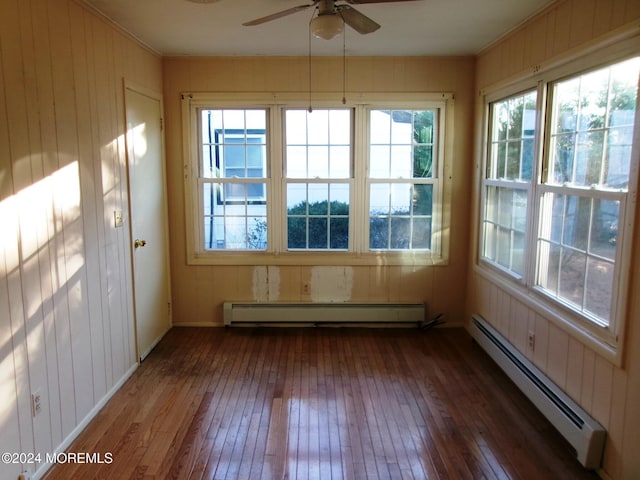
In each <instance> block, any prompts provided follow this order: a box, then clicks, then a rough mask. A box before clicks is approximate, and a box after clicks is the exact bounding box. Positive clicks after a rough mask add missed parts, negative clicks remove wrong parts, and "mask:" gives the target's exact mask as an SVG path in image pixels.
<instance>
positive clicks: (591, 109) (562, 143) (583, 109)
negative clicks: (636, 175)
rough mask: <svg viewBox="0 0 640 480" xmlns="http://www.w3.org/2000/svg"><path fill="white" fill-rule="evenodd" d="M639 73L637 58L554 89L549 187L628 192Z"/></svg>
mask: <svg viewBox="0 0 640 480" xmlns="http://www.w3.org/2000/svg"><path fill="white" fill-rule="evenodd" d="M639 73H640V59H638V58H636V59H633V60H629V61H627V62H623V63H621V64H618V65H615V66H612V67H607V68H603V69H600V70H597V71H595V72H590V73H587V74H584V75H582V76H579V77H577V78H573V79H570V80H567V81H563V82H558V83H557V84H555V85H554V88H553V109H552V111H553V119H552V131H551V139H552V145H553V148H552V149H551V158H550V159H549V167H550V169H551V175H550V176H549V179H548V181H549V182H551V183H556V184H563V183H568V184H575V185H580V186H588V187H590V186H604V185H608V186H612V187H614V188H620V189H626V188H627V186H628V182H629V165H630V160H631V159H630V156H631V148H630V147H631V144H632V140H633V139H632V130H631V129H630V126H631V125H633V123H634V121H635V108H636V97H637V88H638V75H639Z"/></svg>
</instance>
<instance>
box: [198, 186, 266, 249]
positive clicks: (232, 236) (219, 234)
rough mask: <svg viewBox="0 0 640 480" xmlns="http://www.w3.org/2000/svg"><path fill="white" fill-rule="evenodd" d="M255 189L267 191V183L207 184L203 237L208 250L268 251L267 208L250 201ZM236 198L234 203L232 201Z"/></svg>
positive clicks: (262, 204) (204, 201)
mask: <svg viewBox="0 0 640 480" xmlns="http://www.w3.org/2000/svg"><path fill="white" fill-rule="evenodd" d="M252 189H256V192H257V191H258V190H259V192H260V194H264V193H263V192H265V191H266V185H265V184H264V183H257V184H248V183H223V184H221V183H205V184H204V185H203V192H202V202H203V213H204V221H203V233H204V239H203V240H204V248H205V249H206V250H224V249H239V250H246V249H249V250H265V249H266V248H267V208H266V204H265V202H258V203H251V202H249V201H248V199H249V198H250V195H251V192H252ZM228 197H233V199H234V200H233V201H228V200H227V199H228Z"/></svg>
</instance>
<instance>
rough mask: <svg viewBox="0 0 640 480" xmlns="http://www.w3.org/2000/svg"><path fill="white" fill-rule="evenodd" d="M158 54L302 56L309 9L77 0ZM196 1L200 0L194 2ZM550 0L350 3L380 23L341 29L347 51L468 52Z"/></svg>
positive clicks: (284, 4) (261, 1) (336, 42)
mask: <svg viewBox="0 0 640 480" xmlns="http://www.w3.org/2000/svg"><path fill="white" fill-rule="evenodd" d="M84 1H85V3H87V4H88V5H90V6H92V7H93V8H95V9H96V10H98V11H99V12H101V13H102V14H103V15H105V16H106V17H108V18H110V19H111V20H112V21H113V22H115V23H116V24H118V25H120V27H122V28H123V29H124V30H126V31H128V32H129V33H131V34H132V35H133V36H135V37H136V38H138V39H139V40H140V41H141V42H143V43H144V44H146V45H147V46H149V47H151V48H152V49H154V50H155V51H157V52H158V53H160V54H162V55H165V56H176V55H191V56H193V55H195V56H211V55H213V56H216V55H248V56H252V55H282V56H298V55H307V53H308V51H309V30H308V28H309V27H308V25H309V20H310V19H311V17H312V14H313V13H314V8H308V9H306V10H303V11H300V12H297V13H294V14H292V15H289V16H286V17H283V18H279V19H277V20H274V21H272V22H269V23H265V24H262V25H257V26H252V27H244V26H242V23H243V22H246V21H249V20H253V19H255V18H259V17H263V16H266V15H269V14H272V13H275V12H279V11H281V10H285V9H288V8H291V7H295V6H298V5H304V4H306V3H308V4H311V3H312V2H311V1H310V0H309V1H305V0H219V1H216V2H215V3H195V2H196V1H198V0H193V1H187V0H84ZM200 1H202V0H200ZM553 1H554V0H414V1H407V2H394V3H376V4H365V5H353V7H354V8H356V9H357V10H359V11H360V12H361V13H363V14H365V15H367V16H369V17H370V18H372V19H373V20H375V21H376V22H377V23H379V24H380V25H382V27H381V28H380V29H379V30H377V31H375V32H373V33H370V34H367V35H360V34H358V33H357V32H355V31H354V30H352V29H350V28H348V27H347V28H346V53H347V55H350V56H362V55H364V56H368V55H380V56H386V55H391V56H407V55H410V56H413V55H472V54H475V53H477V52H479V51H480V50H481V49H482V48H484V47H486V46H487V45H489V44H491V43H492V42H494V41H495V40H497V39H498V38H500V37H501V36H503V35H504V34H505V33H507V32H508V31H510V30H512V29H513V28H514V27H516V26H517V25H519V24H520V23H522V22H523V21H524V20H525V19H526V18H528V17H530V16H531V15H533V14H535V13H537V12H539V11H540V10H542V9H543V8H544V7H546V6H547V5H549V4H551V3H553ZM342 48H343V38H342V36H338V37H336V38H334V39H332V40H320V39H316V38H313V40H312V42H311V49H312V52H313V55H341V54H342Z"/></svg>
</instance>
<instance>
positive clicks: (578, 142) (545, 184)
mask: <svg viewBox="0 0 640 480" xmlns="http://www.w3.org/2000/svg"><path fill="white" fill-rule="evenodd" d="M639 79H640V57H637V58H632V59H629V60H625V61H622V62H619V63H615V64H610V65H607V66H604V67H599V68H596V69H594V70H589V71H585V72H580V73H577V74H574V75H571V76H568V77H562V78H559V79H557V80H551V81H548V82H540V83H539V86H538V88H537V89H532V90H529V91H525V92H523V93H520V94H516V95H512V96H509V97H507V98H499V99H497V100H496V101H493V102H490V103H489V104H488V112H489V122H488V124H489V129H488V136H487V145H488V151H487V156H486V165H485V174H484V178H483V207H482V218H481V229H480V233H481V234H480V249H479V254H480V259H481V261H482V263H483V264H485V265H490V266H493V267H494V269H495V270H497V271H500V272H502V273H503V274H506V275H507V276H509V277H511V278H512V280H513V281H515V282H517V283H519V284H521V285H522V286H523V287H524V288H525V289H527V290H528V291H529V292H530V293H531V294H534V295H538V298H539V299H540V301H541V302H543V303H546V305H548V306H550V307H551V308H555V309H557V310H558V311H559V312H560V315H561V316H563V317H564V318H567V319H569V321H571V322H573V323H574V324H575V325H578V326H581V327H583V328H584V329H586V330H589V331H590V332H591V334H592V335H593V334H595V335H596V336H597V337H598V338H599V339H601V340H603V341H605V342H607V343H609V344H611V345H615V344H616V342H617V333H618V331H619V328H620V317H621V315H622V314H623V308H624V303H625V291H626V276H627V272H626V271H625V268H624V265H623V262H624V259H625V258H628V252H629V249H630V246H629V243H630V241H631V234H632V228H631V226H632V221H633V212H632V210H633V208H632V206H633V205H632V201H631V200H632V198H633V197H634V196H635V192H636V183H637V174H636V171H637V168H638V152H639V151H640V150H639V149H638V147H639V146H638V145H637V144H634V132H635V131H636V130H637V128H638V127H637V124H638V115H637V108H638V95H637V94H638V82H639ZM543 96H544V97H545V98H546V102H545V104H542V102H540V101H538V100H539V99H540V98H541V97H543ZM636 138H637V136H636Z"/></svg>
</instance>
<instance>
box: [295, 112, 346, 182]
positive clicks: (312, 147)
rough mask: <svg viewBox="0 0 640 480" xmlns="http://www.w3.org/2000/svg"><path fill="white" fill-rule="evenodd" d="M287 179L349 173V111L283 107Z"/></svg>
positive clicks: (332, 176)
mask: <svg viewBox="0 0 640 480" xmlns="http://www.w3.org/2000/svg"><path fill="white" fill-rule="evenodd" d="M285 123H286V127H285V128H286V138H285V142H286V150H285V151H286V155H287V158H286V176H287V178H349V177H350V176H351V110H349V109H340V110H322V109H320V110H313V112H311V113H309V112H308V111H306V110H291V109H290V110H286V111H285Z"/></svg>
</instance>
